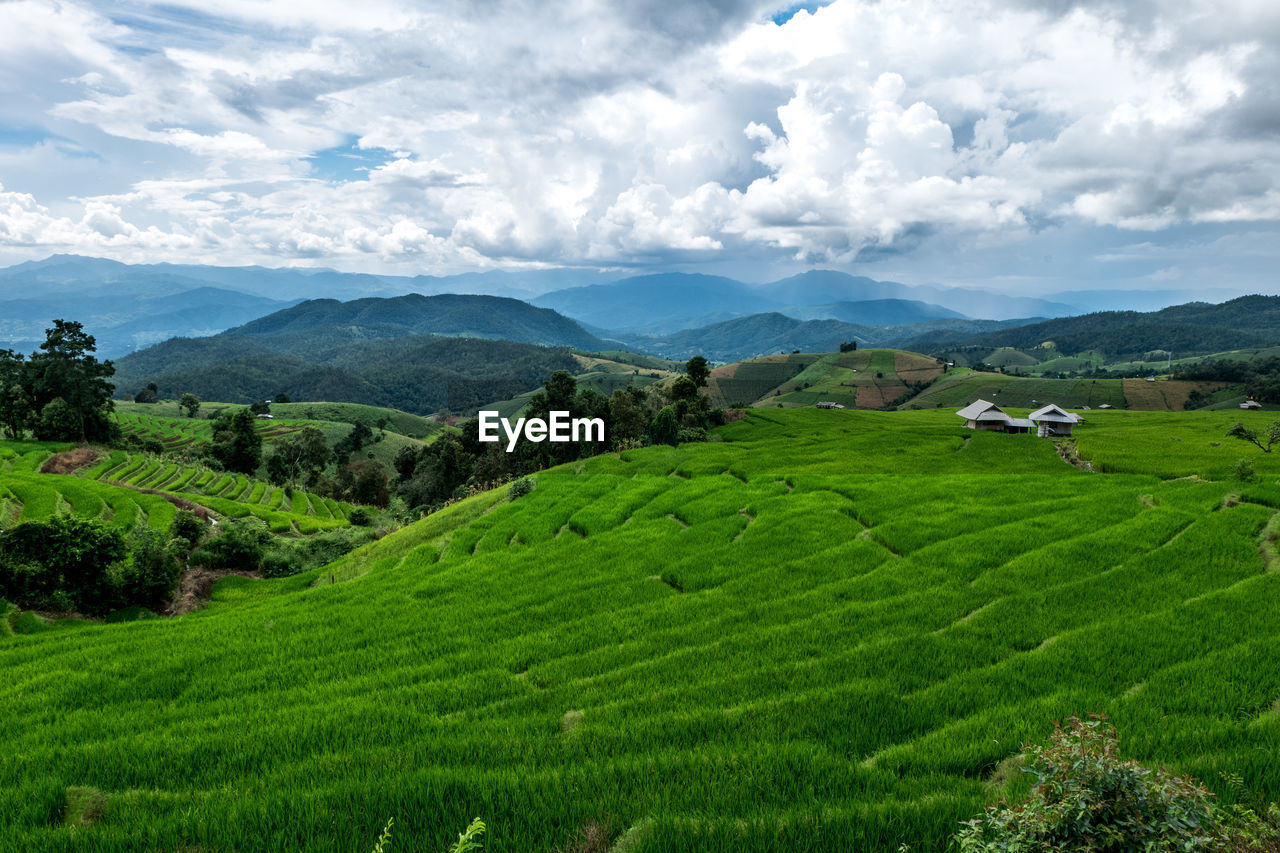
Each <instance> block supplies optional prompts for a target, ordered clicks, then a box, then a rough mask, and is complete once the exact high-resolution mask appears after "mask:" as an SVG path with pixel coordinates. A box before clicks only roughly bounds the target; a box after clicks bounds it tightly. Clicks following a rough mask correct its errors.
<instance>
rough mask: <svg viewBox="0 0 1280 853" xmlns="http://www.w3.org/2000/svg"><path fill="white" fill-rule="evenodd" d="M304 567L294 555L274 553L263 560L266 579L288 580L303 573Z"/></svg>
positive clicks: (263, 572) (263, 571) (263, 574)
mask: <svg viewBox="0 0 1280 853" xmlns="http://www.w3.org/2000/svg"><path fill="white" fill-rule="evenodd" d="M302 570H303V569H302V565H301V564H300V563H298V561H297V559H296V558H295V557H294V556H293V555H292V554H287V553H282V552H278V551H277V552H273V553H270V554H267V555H266V556H264V557H263V558H262V576H263V577H264V578H287V577H290V576H291V575H296V574H298V572H301V571H302Z"/></svg>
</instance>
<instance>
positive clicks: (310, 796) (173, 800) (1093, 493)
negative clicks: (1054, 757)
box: [0, 409, 1280, 853]
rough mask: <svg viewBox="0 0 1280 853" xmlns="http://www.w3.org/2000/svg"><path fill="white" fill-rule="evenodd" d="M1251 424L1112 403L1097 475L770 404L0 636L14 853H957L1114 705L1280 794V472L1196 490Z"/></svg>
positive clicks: (1091, 436) (6, 837)
mask: <svg viewBox="0 0 1280 853" xmlns="http://www.w3.org/2000/svg"><path fill="white" fill-rule="evenodd" d="M1241 414H1245V415H1250V414H1252V415H1258V414H1262V415H1263V417H1265V413H1241ZM1225 416H1226V413H1208V414H1200V413H1186V414H1177V415H1173V414H1170V415H1150V414H1137V413H1127V412H1124V413H1112V414H1108V415H1107V417H1105V418H1102V417H1094V416H1090V420H1089V422H1088V423H1087V424H1086V425H1084V426H1083V427H1081V429H1080V432H1079V436H1078V443H1079V448H1080V451H1081V453H1082V454H1084V455H1088V454H1091V453H1092V454H1096V455H1097V459H1098V465H1099V466H1100V467H1103V466H1109V468H1108V470H1115V471H1118V472H1123V473H1110V474H1100V473H1092V474H1091V473H1087V472H1085V471H1082V470H1080V469H1078V468H1075V467H1072V466H1069V465H1067V464H1065V463H1064V462H1063V461H1062V460H1061V459H1060V458H1059V457H1058V456H1057V455H1056V453H1055V452H1054V448H1053V445H1052V444H1051V443H1050V442H1048V441H1045V440H1040V439H1037V438H1035V437H1034V436H1026V435H1022V436H1012V435H1000V434H988V433H978V432H972V431H968V430H964V429H962V428H960V427H959V425H958V422H957V419H956V417H955V415H954V412H953V411H951V410H944V411H938V412H930V411H924V412H892V413H890V412H865V411H863V412H854V411H843V412H842V411H817V410H813V409H765V410H757V411H755V412H752V413H751V414H750V416H749V417H748V418H747V419H746V420H744V421H741V422H737V423H734V424H731V425H729V426H726V427H723V428H720V429H718V430H716V431H715V433H714V434H713V438H715V439H717V440H714V441H712V442H708V443H704V444H697V445H685V446H682V447H679V448H648V449H644V450H638V451H628V452H626V453H623V454H612V455H608V456H603V457H598V458H595V459H592V460H589V461H584V462H580V463H575V464H571V465H566V466H562V467H560V468H557V469H553V470H551V471H547V472H543V473H542V474H540V475H538V477H537V487H536V488H535V489H534V490H533V491H532V492H531V493H530V494H528V495H526V496H524V497H522V498H520V499H519V500H516V501H508V500H506V498H505V494H504V493H500V492H492V493H486V494H483V495H479V496H477V497H475V498H472V499H469V500H467V501H463V502H461V503H459V504H456V505H454V506H451V507H449V508H448V509H446V510H444V511H442V512H440V513H437V514H435V515H432V516H429V517H428V518H426V519H424V520H423V521H421V522H418V523H416V524H413V525H410V526H409V527H406V528H404V529H403V530H401V531H398V532H397V533H394V534H391V535H390V536H388V537H386V538H384V539H382V540H380V541H378V542H375V543H372V544H370V545H368V546H365V547H364V548H362V549H359V550H357V551H355V552H353V553H351V554H349V555H347V556H346V557H344V558H343V559H341V560H339V561H338V562H336V563H334V564H332V565H330V566H327V567H325V568H323V569H320V570H316V571H315V572H312V573H308V574H306V575H301V576H297V577H294V578H289V579H286V580H282V581H250V580H247V579H242V578H231V579H228V580H226V581H224V582H222V583H221V584H220V585H219V586H218V587H217V589H216V590H215V600H214V603H213V604H212V606H211V607H209V608H207V609H206V610H203V611H200V612H197V613H193V614H189V615H187V616H184V617H181V618H177V619H172V620H146V621H139V622H131V623H126V624H118V625H103V624H94V625H86V626H81V627H78V628H77V629H76V630H66V631H49V632H44V633H37V634H26V633H17V634H15V635H13V636H8V637H4V636H0V659H3V662H4V673H5V678H4V679H3V680H0V743H2V744H4V748H3V750H2V751H0V849H5V850H9V849H12V850H24V851H27V850H30V851H44V850H60V851H61V850H67V851H70V850H94V851H117V850H118V851H136V850H180V849H185V850H193V849H199V850H206V851H251V850H252V851H282V852H283V851H299V850H308V851H335V853H336V851H344V853H346V851H358V850H364V849H368V848H369V847H371V846H372V842H373V840H374V839H375V838H376V836H377V834H378V832H379V831H380V830H381V828H382V827H383V826H384V825H385V824H386V821H387V818H388V817H391V816H394V817H395V827H396V840H395V844H396V847H395V849H397V850H400V849H403V850H437V849H443V848H445V847H446V846H447V843H448V842H449V841H451V840H453V838H454V837H455V836H456V833H457V831H458V829H459V828H461V827H463V826H465V825H466V824H467V823H468V822H469V821H470V819H471V818H473V817H475V816H476V815H480V816H482V817H484V819H485V821H486V823H487V824H488V825H489V833H488V835H487V837H486V849H487V850H493V851H533V850H553V849H556V848H557V847H562V846H565V845H567V844H568V843H570V842H571V841H572V839H573V838H574V836H575V835H576V833H577V830H578V828H579V827H580V826H582V825H583V824H584V823H585V822H586V821H589V820H602V819H607V820H608V821H609V823H610V825H611V826H613V827H614V828H615V832H616V833H617V834H618V835H621V834H623V833H626V832H628V831H629V832H630V837H631V839H632V843H633V846H632V847H631V848H629V849H632V850H636V851H689V850H715V851H774V850H815V851H817V850H822V851H830V850H854V851H857V850H867V851H873V850H874V851H879V850H896V849H898V846H899V844H901V843H907V844H909V845H911V849H912V850H914V851H920V850H942V849H945V848H946V845H947V843H948V839H949V838H950V837H951V836H952V834H953V833H954V831H955V829H956V827H957V822H958V821H960V820H962V819H966V818H968V817H970V816H972V815H973V814H975V813H976V812H977V811H979V810H980V809H981V808H982V807H983V806H984V805H985V804H987V803H990V802H993V801H995V800H996V799H997V798H998V797H999V796H1000V794H1001V793H1002V792H1005V791H1008V790H1011V789H1009V788H1008V787H1006V786H1007V785H1008V784H1010V783H1007V782H1006V781H1005V780H1006V779H1007V775H1009V774H1006V773H1003V772H998V770H999V768H1001V767H1002V765H1003V766H1004V767H1005V768H1007V766H1008V762H1009V760H1010V759H1011V757H1013V756H1015V755H1017V753H1018V752H1019V749H1020V746H1021V744H1022V743H1024V742H1025V741H1026V740H1027V739H1037V740H1042V739H1043V738H1044V737H1045V736H1046V735H1047V733H1048V731H1049V729H1050V728H1051V725H1052V721H1053V720H1055V719H1060V718H1063V717H1065V716H1068V715H1071V714H1083V713H1086V712H1089V711H1105V712H1106V713H1108V714H1110V715H1111V716H1112V717H1113V718H1114V720H1115V723H1116V725H1117V727H1118V728H1119V731H1120V732H1121V736H1122V747H1123V750H1124V753H1125V755H1126V756H1131V757H1134V758H1137V759H1139V760H1143V761H1146V762H1151V763H1160V764H1164V765H1166V766H1168V767H1170V768H1171V769H1173V770H1175V771H1178V772H1183V773H1191V774H1194V775H1196V776H1198V777H1200V778H1201V779H1203V780H1204V781H1205V782H1206V784H1208V785H1209V786H1210V787H1213V788H1218V789H1220V790H1223V789H1224V783H1223V782H1222V780H1221V778H1220V777H1219V775H1218V774H1219V772H1220V771H1230V772H1233V773H1238V774H1240V775H1241V776H1242V777H1243V780H1244V782H1245V784H1246V785H1247V786H1248V787H1249V788H1250V789H1252V790H1254V791H1257V792H1258V793H1259V794H1261V795H1262V796H1266V797H1268V798H1270V799H1273V800H1274V799H1277V798H1280V764H1278V763H1277V756H1278V755H1280V619H1277V618H1276V616H1275V614H1276V613H1277V612H1280V608H1277V601H1278V600H1280V572H1278V571H1276V568H1277V564H1276V562H1275V549H1274V545H1273V540H1274V538H1275V534H1274V533H1272V532H1271V531H1274V530H1276V528H1277V524H1278V522H1277V515H1276V513H1277V510H1276V506H1280V487H1278V486H1277V479H1278V478H1280V467H1277V466H1275V465H1274V464H1272V460H1271V459H1270V458H1269V457H1268V458H1267V459H1265V460H1261V461H1260V462H1259V464H1258V465H1257V471H1258V478H1257V482H1256V483H1254V484H1253V485H1251V486H1250V487H1248V488H1242V485H1241V484H1240V483H1237V482H1234V481H1228V480H1222V479H1198V478H1196V479H1191V478H1187V475H1188V474H1191V473H1200V474H1201V476H1202V477H1214V476H1215V475H1216V473H1217V472H1219V471H1221V470H1225V468H1224V467H1223V466H1229V465H1230V464H1231V463H1233V462H1234V461H1235V459H1237V458H1238V457H1240V456H1242V455H1247V453H1248V451H1250V450H1251V448H1249V447H1248V446H1247V445H1244V444H1243V443H1241V442H1237V441H1235V440H1233V439H1222V440H1220V441H1219V439H1218V438H1215V437H1214V436H1215V435H1216V434H1217V431H1218V429H1219V427H1220V426H1221V424H1220V423H1219V421H1222V420H1224V418H1225ZM1233 417H1234V416H1233ZM1147 419H1150V420H1147ZM1160 419H1165V420H1160ZM1233 422H1234V421H1233ZM1171 435H1172V436H1173V437H1181V438H1182V441H1181V442H1174V441H1172V440H1171V438H1170V436H1171ZM1193 439H1194V440H1193ZM1161 440H1163V443H1160V442H1161ZM1213 441H1219V446H1217V447H1215V446H1212V444H1211V442H1213ZM1228 442H1233V443H1232V444H1228ZM1178 444H1181V445H1185V446H1186V449H1188V450H1189V451H1190V452H1189V453H1187V454H1186V455H1185V461H1175V462H1172V463H1170V462H1169V457H1176V456H1178V454H1177V453H1176V452H1171V451H1170V446H1171V445H1178ZM1253 455H1254V457H1255V459H1256V457H1258V456H1262V455H1263V454H1259V453H1258V452H1257V451H1256V450H1253ZM1278 455H1280V454H1278ZM13 458H15V459H19V460H20V459H23V458H25V456H24V455H23V454H21V453H17V452H15V455H14V457H13ZM119 461H120V465H121V468H120V475H121V476H123V474H125V473H128V474H129V475H130V476H131V477H139V476H143V477H145V476H147V475H146V473H145V470H146V469H145V467H144V466H140V465H138V464H137V462H138V460H137V459H136V458H128V459H123V460H119ZM145 464H146V465H150V464H153V463H152V462H146V463H145ZM206 473H207V472H206ZM162 475H163V472H161V473H160V474H153V475H151V476H162ZM26 476H32V477H36V476H45V475H36V474H29V475H26ZM103 476H104V477H105V473H104V474H103ZM169 476H173V475H172V474H171V475H169ZM1178 478H1181V479H1178ZM72 479H75V478H72ZM202 479H204V475H200V476H198V477H194V478H192V479H190V480H189V481H188V482H193V483H199V482H201V480H202ZM221 481H222V478H219V479H217V480H214V481H212V484H211V485H210V486H209V488H215V487H216V488H219V489H223V488H228V486H227V485H226V484H223V485H219V484H220V483H221ZM6 482H7V480H6ZM82 482H84V483H85V484H86V485H89V486H92V485H95V484H96V485H101V484H100V483H97V481H92V480H87V479H84V480H82ZM242 491H243V490H242ZM249 494H250V495H252V490H250V491H249ZM1273 495H1275V499H1273V497H1272V496H1273ZM1011 775H1013V776H1017V775H1018V774H1016V773H1015V774H1011ZM1012 784H1014V785H1016V784H1019V783H1017V782H1016V781H1015V782H1013V783H1012ZM86 791H89V792H90V794H89V795H86V793H85V792H86ZM90 795H91V796H92V798H93V802H94V803H95V809H94V810H93V811H94V815H95V816H94V818H93V819H92V820H81V821H79V823H80V824H81V825H78V826H75V827H72V826H67V825H65V823H66V816H67V815H68V814H70V813H73V812H74V813H75V814H79V813H80V811H82V810H80V809H75V808H73V809H70V810H69V809H68V806H69V804H71V805H72V806H74V805H75V804H76V803H80V802H82V801H84V800H85V797H86V796H90Z"/></svg>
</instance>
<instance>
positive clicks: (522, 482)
mask: <svg viewBox="0 0 1280 853" xmlns="http://www.w3.org/2000/svg"><path fill="white" fill-rule="evenodd" d="M533 486H534V481H533V478H532V477H521V478H520V479H519V480H516V481H515V482H514V483H512V484H511V486H510V487H509V488H508V489H507V497H508V498H509V499H510V500H515V499H517V498H522V497H524V496H525V495H527V494H529V493H530V492H532V491H533Z"/></svg>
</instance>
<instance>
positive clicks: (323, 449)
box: [267, 426, 329, 486]
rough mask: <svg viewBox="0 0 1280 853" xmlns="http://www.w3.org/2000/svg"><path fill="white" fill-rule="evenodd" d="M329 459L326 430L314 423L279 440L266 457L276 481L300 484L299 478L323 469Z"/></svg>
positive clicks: (272, 480)
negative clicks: (314, 425) (319, 428)
mask: <svg viewBox="0 0 1280 853" xmlns="http://www.w3.org/2000/svg"><path fill="white" fill-rule="evenodd" d="M328 463H329V445H328V444H327V443H326V442H325V440H324V433H322V432H321V431H320V430H318V429H316V428H315V427H310V426H309V427H303V428H302V429H300V430H298V432H295V433H294V434H293V435H291V436H289V437H288V438H285V439H284V440H282V441H280V442H277V444H276V446H275V450H274V451H272V453H271V455H270V456H268V457H267V477H268V478H269V479H270V480H271V482H273V483H275V484H276V485H283V484H285V483H289V484H290V485H295V486H296V485H297V484H298V478H300V477H302V476H304V475H306V474H312V473H316V472H319V471H323V470H324V468H325V466H326V465H327V464H328Z"/></svg>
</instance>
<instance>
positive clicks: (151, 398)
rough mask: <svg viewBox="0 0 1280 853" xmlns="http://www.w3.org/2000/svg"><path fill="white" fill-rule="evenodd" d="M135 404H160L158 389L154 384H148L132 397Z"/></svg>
mask: <svg viewBox="0 0 1280 853" xmlns="http://www.w3.org/2000/svg"><path fill="white" fill-rule="evenodd" d="M133 402H135V403H158V402H160V389H159V387H157V386H156V383H154V382H148V383H147V387H146V388H143V389H142V390H141V391H139V392H138V393H137V394H134V395H133Z"/></svg>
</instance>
